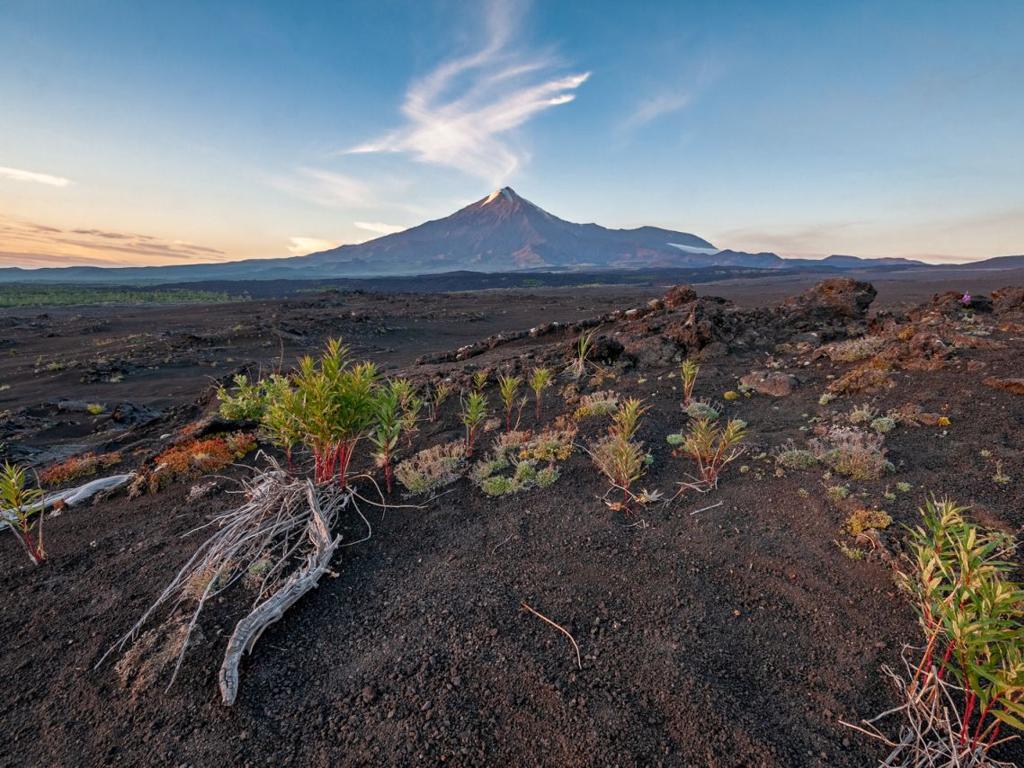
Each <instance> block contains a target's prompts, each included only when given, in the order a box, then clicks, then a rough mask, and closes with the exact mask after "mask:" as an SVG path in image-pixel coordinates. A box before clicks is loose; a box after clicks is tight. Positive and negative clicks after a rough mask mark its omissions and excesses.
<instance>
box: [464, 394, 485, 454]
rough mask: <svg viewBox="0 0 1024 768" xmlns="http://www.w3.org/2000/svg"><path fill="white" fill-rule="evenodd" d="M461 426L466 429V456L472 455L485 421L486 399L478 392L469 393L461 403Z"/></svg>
mask: <svg viewBox="0 0 1024 768" xmlns="http://www.w3.org/2000/svg"><path fill="white" fill-rule="evenodd" d="M461 420H462V425H463V426H464V427H465V428H466V456H467V457H469V456H472V455H473V447H474V446H475V445H476V440H477V436H478V435H479V434H480V430H481V429H482V428H483V426H484V422H486V421H487V397H486V396H485V395H484V394H483V393H482V392H479V391H474V392H470V393H469V394H468V395H467V396H466V397H465V398H464V399H463V401H462V413H461Z"/></svg>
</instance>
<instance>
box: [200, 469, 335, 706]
mask: <svg viewBox="0 0 1024 768" xmlns="http://www.w3.org/2000/svg"><path fill="white" fill-rule="evenodd" d="M306 483H307V488H306V498H307V500H308V501H309V508H310V512H311V514H310V516H309V521H308V523H307V525H306V536H307V537H308V539H309V543H310V545H311V547H312V549H311V551H310V552H309V554H307V555H306V562H305V563H304V564H303V566H302V567H301V568H300V569H299V570H297V571H295V572H294V573H293V574H292V575H291V576H289V577H288V579H287V580H286V581H285V583H284V584H283V585H282V586H281V587H280V588H279V589H278V590H277V591H276V592H274V593H273V594H272V595H271V596H270V597H268V598H267V599H266V600H264V601H263V602H262V603H260V604H259V605H257V606H256V607H255V608H254V609H253V610H252V613H250V614H249V615H248V616H246V617H245V618H244V619H242V620H241V621H239V622H238V624H237V625H236V626H235V631H234V632H232V633H231V638H230V639H229V640H228V647H227V650H226V651H225V652H224V663H223V664H222V665H221V668H220V693H221V699H222V700H223V702H224V703H225V704H227V705H228V706H230V705H232V704H234V703H235V697H236V696H237V695H238V665H239V663H240V662H241V660H242V656H243V655H244V654H247V653H249V652H251V651H252V649H253V646H254V645H256V641H257V640H259V639H260V636H261V635H262V634H263V632H264V631H265V630H266V629H267V627H269V626H270V625H271V624H273V623H274V622H276V621H277V620H278V619H280V618H281V617H282V616H283V615H284V612H285V611H287V610H288V609H289V608H290V607H291V606H292V605H294V604H295V603H296V602H297V601H298V600H299V598H300V597H302V596H303V595H304V594H306V593H307V592H309V591H310V590H312V589H315V588H316V586H317V583H318V582H319V581H320V577H321V576H322V575H323V574H324V571H326V570H327V566H328V565H329V564H330V562H331V558H332V557H334V551H335V550H336V549H337V548H338V543H339V542H340V541H341V537H340V536H336V537H333V538H332V537H331V527H330V523H329V521H328V519H327V516H326V515H325V514H324V512H323V510H322V509H321V507H320V503H319V501H318V499H317V490H316V487H315V486H314V485H313V483H312V482H310V481H309V480H307V481H306ZM347 501H348V498H347V497H346V498H344V499H343V500H342V503H341V506H344V504H345V502H347ZM333 514H334V513H333V511H332V517H333Z"/></svg>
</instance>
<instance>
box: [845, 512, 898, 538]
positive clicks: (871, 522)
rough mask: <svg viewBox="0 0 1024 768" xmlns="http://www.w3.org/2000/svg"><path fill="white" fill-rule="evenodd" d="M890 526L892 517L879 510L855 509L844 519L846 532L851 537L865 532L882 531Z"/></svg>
mask: <svg viewBox="0 0 1024 768" xmlns="http://www.w3.org/2000/svg"><path fill="white" fill-rule="evenodd" d="M890 525H892V517H891V516H890V515H889V514H888V513H887V512H885V510H881V509H867V508H860V509H855V510H854V511H853V512H852V513H851V514H850V516H849V517H848V518H847V519H846V530H847V532H848V533H849V534H850V535H851V536H860V534H862V533H864V532H865V531H870V530H874V531H884V530H885V529H886V528H888V527H889V526H890Z"/></svg>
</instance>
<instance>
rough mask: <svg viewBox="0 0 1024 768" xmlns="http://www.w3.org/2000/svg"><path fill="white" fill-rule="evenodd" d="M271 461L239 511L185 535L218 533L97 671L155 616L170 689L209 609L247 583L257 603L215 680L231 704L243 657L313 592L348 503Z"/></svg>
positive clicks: (246, 490) (247, 486)
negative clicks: (167, 641) (165, 640)
mask: <svg viewBox="0 0 1024 768" xmlns="http://www.w3.org/2000/svg"><path fill="white" fill-rule="evenodd" d="M268 461H269V468H267V469H264V470H260V471H257V472H256V473H255V474H254V475H253V477H252V478H250V479H248V480H246V481H244V482H243V491H242V492H243V494H244V497H245V501H244V502H243V503H242V504H241V505H240V506H238V507H236V508H234V509H232V510H230V511H228V512H224V513H222V514H219V515H217V516H216V517H214V518H213V519H212V520H211V521H210V522H209V523H206V524H205V525H203V526H200V527H199V528H196V529H194V530H193V531H190V532H189V534H191V533H195V532H196V531H199V530H203V529H206V528H209V527H214V528H216V530H215V532H214V533H213V534H212V535H211V536H210V537H209V538H207V539H206V540H205V541H204V542H203V543H202V544H200V546H199V548H198V549H197V550H196V552H195V554H194V555H193V556H192V557H191V559H189V561H188V562H187V563H186V564H185V566H184V567H183V568H182V569H181V570H180V571H178V573H177V574H176V575H175V577H174V578H173V579H172V580H171V582H170V583H169V584H168V585H167V587H166V588H165V589H164V591H163V592H162V593H161V594H160V596H159V597H158V598H157V599H156V601H155V602H154V603H153V604H152V605H151V606H150V607H149V608H148V609H147V610H146V612H145V613H143V614H142V617H141V618H140V619H139V620H138V621H137V622H136V623H135V625H134V626H132V628H131V629H130V630H128V632H126V633H125V634H124V635H123V636H122V637H121V638H120V639H119V640H118V641H117V642H116V643H115V644H114V645H113V646H111V648H110V649H109V650H108V651H107V652H106V653H105V654H104V655H103V658H101V659H100V661H99V663H98V664H97V666H99V664H102V663H103V661H104V660H105V659H106V658H107V656H109V655H110V654H111V653H114V652H121V651H125V649H126V648H129V647H130V646H132V645H134V644H135V643H136V642H137V641H138V640H139V639H140V635H141V634H142V630H143V628H144V627H145V626H146V624H147V623H148V622H149V621H150V620H151V619H153V618H154V617H155V616H156V614H158V613H160V614H162V618H161V619H160V621H159V622H158V623H157V624H156V626H155V628H156V629H164V630H166V631H167V635H168V636H171V637H174V638H175V645H176V646H177V654H176V656H177V660H176V662H175V666H174V671H173V673H172V674H171V679H170V682H169V683H168V685H167V687H168V688H170V687H171V685H173V684H174V681H175V679H176V678H177V675H178V672H179V670H180V669H181V664H182V661H183V659H184V657H185V652H186V650H187V649H188V645H189V640H190V639H191V638H192V635H193V633H194V632H195V631H196V626H197V622H198V620H199V615H200V613H202V610H203V608H204V607H205V606H206V604H207V602H208V601H209V600H210V598H213V597H216V596H218V595H220V594H222V593H224V592H225V591H226V590H228V589H230V588H231V587H232V586H235V585H236V584H238V583H239V582H241V581H243V579H244V581H245V583H246V584H247V585H248V586H250V587H251V588H252V589H253V590H254V591H255V593H256V596H255V599H254V601H253V604H252V609H251V611H250V613H249V614H248V615H246V616H245V617H244V618H243V619H242V620H241V621H239V622H238V625H237V626H236V627H235V631H234V632H233V633H232V635H231V639H230V641H229V642H228V647H227V652H226V653H225V657H224V663H223V665H222V667H221V672H220V685H221V695H222V698H223V700H224V703H225V704H232V703H233V702H234V700H235V696H236V695H237V692H238V665H239V662H240V660H241V657H242V655H243V654H244V653H247V652H249V651H250V650H252V647H253V646H254V645H255V643H256V641H257V640H258V639H259V637H260V635H261V634H262V633H263V631H264V630H265V629H266V628H267V627H268V626H269V625H270V624H272V623H273V622H275V621H277V620H278V619H279V618H281V616H282V615H283V614H284V612H285V611H286V610H287V609H288V608H289V607H290V606H291V605H292V604H294V603H295V602H296V601H297V600H298V599H299V598H300V597H302V595H304V594H305V593H306V592H308V591H309V590H311V589H313V588H314V587H316V585H317V582H318V581H319V578H320V576H321V575H323V573H324V572H325V571H326V570H327V566H328V565H329V563H330V561H331V558H332V557H333V555H334V552H335V550H336V549H337V547H338V544H339V542H340V538H341V537H340V536H337V537H332V535H331V529H332V527H333V526H334V523H335V521H336V520H337V517H338V514H339V513H340V512H341V510H342V509H344V508H345V507H346V506H347V505H348V503H349V502H350V500H351V498H352V497H351V494H350V493H349V492H347V491H343V490H340V489H336V488H334V487H333V486H331V487H327V486H316V485H314V484H313V483H312V482H311V481H309V480H306V479H298V478H295V477H293V476H291V475H289V474H288V473H287V472H285V471H284V470H283V469H281V467H280V466H279V465H278V464H277V463H276V462H274V461H273V460H272V459H269V460H268ZM189 534H185V535H186V536H187V535H189ZM189 610H191V616H190V617H189V619H188V621H187V622H185V621H184V617H183V614H184V615H187V613H188V611H189ZM182 627H184V629H182ZM142 637H152V635H151V634H150V633H146V634H145V635H142ZM147 655H148V654H147ZM164 656H165V657H166V654H164Z"/></svg>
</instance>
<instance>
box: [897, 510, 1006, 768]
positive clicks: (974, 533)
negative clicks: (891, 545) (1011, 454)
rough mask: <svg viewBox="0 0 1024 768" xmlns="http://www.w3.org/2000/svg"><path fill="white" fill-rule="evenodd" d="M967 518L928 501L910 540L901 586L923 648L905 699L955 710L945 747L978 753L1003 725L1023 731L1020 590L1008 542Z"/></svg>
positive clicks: (983, 750) (962, 514)
mask: <svg viewBox="0 0 1024 768" xmlns="http://www.w3.org/2000/svg"><path fill="white" fill-rule="evenodd" d="M966 511H967V510H966V508H965V507H960V506H957V505H956V504H955V503H954V502H952V501H949V500H942V501H936V500H934V499H931V500H929V501H928V502H926V504H925V507H924V509H922V510H921V516H922V522H921V525H919V526H917V527H916V528H915V529H914V530H913V531H912V532H911V535H910V540H909V545H910V552H911V558H912V563H913V566H912V568H911V569H910V570H909V571H908V572H906V573H903V574H901V584H902V586H903V588H904V589H905V591H906V592H907V593H908V594H909V595H910V598H911V600H912V602H913V605H914V607H915V609H916V611H917V614H918V619H919V622H920V626H921V629H922V630H923V632H924V642H925V647H924V652H923V654H922V659H921V663H920V664H919V665H918V667H917V672H916V674H915V675H914V677H913V679H912V680H911V681H910V683H909V685H908V694H909V695H912V696H913V697H914V700H915V701H925V702H927V701H930V700H932V697H933V696H941V697H942V701H943V706H945V705H946V703H947V702H948V703H950V704H951V705H952V706H955V707H959V711H957V712H956V713H955V714H956V717H955V720H954V722H953V724H952V728H953V733H950V734H948V739H949V741H950V742H955V743H956V744H958V745H959V748H960V750H961V751H962V753H963V754H973V753H974V752H975V750H980V751H981V753H982V754H984V753H985V752H987V751H988V750H989V749H990V748H991V747H992V745H993V743H995V742H996V741H997V740H998V738H999V733H1000V728H1001V727H1002V726H1009V727H1012V728H1016V729H1018V730H1024V684H1022V676H1024V585H1022V584H1021V583H1019V582H1017V581H1016V580H1015V574H1016V572H1017V567H1016V565H1015V564H1014V562H1013V557H1012V556H1013V552H1014V549H1015V546H1016V542H1015V541H1014V539H1013V537H1012V536H1010V535H1009V534H1005V533H1002V532H1000V531H994V530H986V529H984V528H981V527H980V526H978V525H976V524H975V523H972V522H970V521H968V520H967V519H966V518H965V517H964V513H965V512H966ZM951 684H955V685H956V686H957V689H956V690H952V689H951V688H950V685H951ZM973 764H975V765H982V764H988V763H987V761H984V763H983V762H981V761H979V762H975V763H973Z"/></svg>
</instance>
